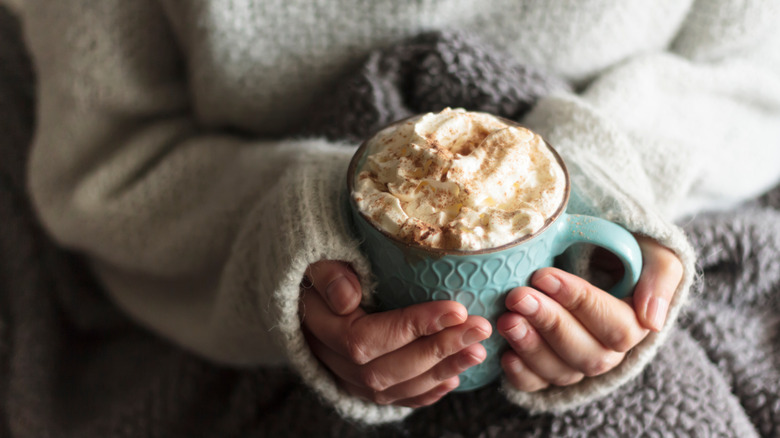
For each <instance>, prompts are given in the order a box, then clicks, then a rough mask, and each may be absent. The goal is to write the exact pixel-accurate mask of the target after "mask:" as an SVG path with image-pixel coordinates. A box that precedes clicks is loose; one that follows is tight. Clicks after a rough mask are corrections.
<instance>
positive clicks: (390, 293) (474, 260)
mask: <svg viewBox="0 0 780 438" xmlns="http://www.w3.org/2000/svg"><path fill="white" fill-rule="evenodd" d="M502 120H503V119H502ZM503 121H504V122H505V123H507V124H510V125H517V124H516V123H514V122H511V121H508V120H503ZM397 123H400V122H397ZM369 141H370V140H367V141H366V142H364V143H363V144H362V145H361V146H360V148H358V150H357V152H356V153H355V155H354V156H353V158H352V161H351V162H350V166H349V170H348V173H347V188H348V193H349V194H350V196H349V200H350V211H351V213H352V218H353V220H354V225H355V229H356V231H357V233H358V235H359V237H360V238H361V240H362V243H361V245H362V249H363V251H364V252H365V254H366V255H367V256H368V258H369V260H370V262H371V266H372V269H373V273H374V275H375V277H376V281H377V287H376V295H375V296H376V297H377V300H378V306H379V309H380V310H390V309H396V308H400V307H406V306H409V305H412V304H416V303H420V302H425V301H431V300H454V301H457V302H459V303H461V304H463V305H464V306H465V307H466V309H467V310H468V313H469V314H470V315H480V316H483V317H485V318H486V319H487V320H488V321H490V323H491V324H492V325H493V334H492V335H491V336H490V338H488V339H486V340H484V341H482V344H483V346H484V347H485V349H486V350H487V357H486V359H485V360H484V361H483V362H482V363H481V364H479V365H476V366H473V367H471V368H469V369H468V370H466V371H465V372H463V373H461V374H460V386H458V388H457V389H456V391H468V390H472V389H476V388H479V387H482V386H485V385H487V384H489V383H491V382H493V381H494V380H496V378H498V377H499V376H500V374H501V364H500V358H501V352H502V351H503V349H504V348H506V346H507V343H506V341H505V340H504V338H502V337H501V336H500V335H499V334H498V332H497V330H496V329H495V328H496V321H497V320H498V317H499V316H500V315H501V314H503V313H504V312H506V311H507V309H506V306H505V305H504V300H505V298H506V295H507V293H508V292H509V291H510V290H511V289H513V288H515V287H518V286H524V285H528V281H529V279H530V277H531V275H532V274H533V273H534V272H535V271H536V270H538V269H540V268H544V267H549V266H553V259H554V258H555V257H557V256H558V255H560V254H562V253H563V252H564V251H565V250H566V249H567V248H569V247H570V246H571V245H573V244H575V243H589V244H594V245H597V246H600V247H602V248H604V249H606V250H608V251H610V252H612V253H613V254H615V255H616V256H617V258H618V259H619V260H620V261H621V262H622V264H623V267H624V276H623V278H622V279H621V280H620V281H619V282H618V283H617V284H616V285H615V286H614V287H613V288H612V289H611V290H610V291H609V292H610V293H611V294H613V295H615V296H617V297H620V298H622V297H625V296H627V295H629V294H630V293H631V292H632V291H633V289H634V286H635V285H636V282H637V281H638V280H639V274H640V272H641V270H642V255H641V252H640V249H639V245H638V244H637V242H636V239H634V236H633V235H631V233H629V232H628V231H627V230H626V229H624V228H623V227H621V226H619V225H617V224H614V223H612V222H609V221H606V220H604V219H600V218H596V217H591V216H583V215H575V214H567V213H566V212H565V210H566V206H567V204H568V200H569V196H570V193H571V182H570V178H569V173H568V171H567V169H566V165H565V164H564V162H563V160H562V159H561V157H560V155H558V153H557V152H556V151H555V149H553V148H552V147H551V146H550V144H549V143H546V142H545V143H546V145H547V147H548V148H549V149H550V151H551V152H552V153H553V155H554V156H555V158H556V160H557V161H558V163H559V164H560V166H561V168H562V169H563V173H564V175H565V178H566V193H565V196H564V200H563V202H562V203H561V205H560V207H559V208H558V210H557V211H556V212H555V214H554V215H553V216H552V217H550V218H549V219H547V221H546V223H545V225H544V226H543V227H542V228H541V229H540V230H539V231H537V232H536V233H534V234H531V235H527V236H524V237H522V238H520V239H518V240H516V241H514V242H511V243H508V244H506V245H502V246H499V247H495V248H490V249H482V250H477V251H460V250H444V249H436V248H429V247H425V246H421V245H418V244H414V243H409V242H405V241H402V240H400V239H398V238H396V237H395V236H393V235H391V234H389V233H387V232H385V231H383V230H381V229H379V228H377V227H375V226H374V225H373V224H372V223H371V222H370V221H369V220H368V219H366V218H365V217H364V216H363V215H362V214H361V213H360V211H359V209H358V207H357V204H356V202H355V200H354V199H353V197H352V195H351V194H352V191H353V187H354V182H355V178H356V177H357V174H358V173H359V171H360V170H361V169H362V167H363V163H364V162H365V158H366V157H365V154H366V151H367V144H368V143H369Z"/></svg>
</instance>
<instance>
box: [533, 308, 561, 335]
mask: <svg viewBox="0 0 780 438" xmlns="http://www.w3.org/2000/svg"><path fill="white" fill-rule="evenodd" d="M540 314H541V315H540V318H539V321H538V327H539V330H541V331H542V332H545V333H559V332H560V331H561V330H562V329H563V327H562V326H563V321H562V320H561V318H559V317H558V316H557V315H555V314H553V313H551V312H540Z"/></svg>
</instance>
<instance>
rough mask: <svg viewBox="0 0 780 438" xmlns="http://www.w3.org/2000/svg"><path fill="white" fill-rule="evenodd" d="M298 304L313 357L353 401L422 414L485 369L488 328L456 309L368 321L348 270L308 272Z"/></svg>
mask: <svg viewBox="0 0 780 438" xmlns="http://www.w3.org/2000/svg"><path fill="white" fill-rule="evenodd" d="M306 277H307V280H308V281H305V282H304V286H303V290H302V298H301V302H300V317H301V322H302V325H303V330H304V335H305V336H306V340H307V342H308V343H309V347H310V348H311V351H312V352H313V353H314V355H315V356H316V357H317V358H318V359H319V360H320V361H321V362H322V363H323V364H324V365H325V367H326V368H328V369H329V370H330V371H331V372H332V373H333V375H334V376H335V378H336V380H337V381H338V382H339V384H340V385H341V386H342V387H343V388H344V389H346V391H347V392H349V393H350V394H352V395H354V396H357V397H360V398H363V399H366V400H369V401H372V402H374V403H378V404H395V405H399V406H409V407H419V406H426V405H430V404H433V403H435V402H436V401H438V400H439V399H440V398H441V397H443V396H444V395H445V394H447V393H448V392H450V391H452V390H453V389H455V388H456V387H457V386H458V384H459V383H460V380H459V379H458V374H460V373H461V372H463V371H465V370H466V369H468V368H470V367H472V366H474V365H476V364H478V363H480V362H482V361H483V360H484V359H485V357H486V355H487V353H486V351H485V348H484V347H483V346H482V345H481V344H479V341H482V340H484V339H486V338H487V337H488V336H490V333H491V330H492V329H491V326H490V323H489V322H488V321H487V320H486V319H484V318H482V317H479V316H468V314H467V312H466V308H465V307H463V305H462V304H460V303H457V302H454V301H431V302H428V303H422V304H416V305H413V306H409V307H406V308H403V309H397V310H391V311H387V312H379V313H372V314H367V313H366V312H365V311H364V310H363V309H361V308H360V307H359V303H360V298H361V293H360V286H359V283H358V280H357V277H356V275H355V273H354V272H353V271H352V270H351V269H350V268H349V267H348V266H347V265H346V264H344V263H341V262H337V261H321V262H317V263H314V264H312V265H310V266H309V269H308V270H307V273H306Z"/></svg>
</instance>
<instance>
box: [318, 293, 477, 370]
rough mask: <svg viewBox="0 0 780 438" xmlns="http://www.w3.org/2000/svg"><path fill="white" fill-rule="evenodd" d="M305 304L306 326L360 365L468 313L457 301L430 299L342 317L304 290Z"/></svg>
mask: <svg viewBox="0 0 780 438" xmlns="http://www.w3.org/2000/svg"><path fill="white" fill-rule="evenodd" d="M302 307H303V310H302V323H303V324H304V326H306V327H307V328H308V329H309V330H310V331H311V332H312V333H313V334H314V335H315V336H316V337H317V338H318V339H320V340H321V341H322V342H323V343H324V344H325V345H327V346H328V347H329V348H331V349H332V350H334V351H336V352H337V353H338V354H340V355H341V356H343V357H345V358H349V360H351V361H352V362H353V363H355V364H359V365H362V364H366V363H368V362H370V361H372V360H374V359H376V358H378V357H380V356H383V355H385V354H387V353H389V352H391V351H395V350H398V349H399V348H401V347H403V346H405V345H408V344H409V343H411V342H413V341H415V340H416V339H419V338H421V337H425V336H430V335H433V334H435V333H438V332H440V331H441V330H443V329H445V328H448V327H453V326H457V325H459V324H462V323H463V322H465V321H466V319H467V315H468V314H467V313H466V308H465V307H463V305H462V304H460V303H457V302H455V301H431V302H427V303H421V304H415V305H412V306H409V307H404V308H401V309H396V310H390V311H387V312H378V313H372V314H366V313H365V312H364V311H363V310H362V309H358V310H356V311H355V312H352V313H351V314H349V315H347V316H343V317H342V316H338V315H334V314H333V313H331V312H330V310H329V309H328V307H327V305H326V304H325V302H324V300H323V299H322V297H320V296H319V294H316V293H304V296H303V298H302Z"/></svg>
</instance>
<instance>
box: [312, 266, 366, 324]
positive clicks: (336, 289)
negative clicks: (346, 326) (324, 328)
mask: <svg viewBox="0 0 780 438" xmlns="http://www.w3.org/2000/svg"><path fill="white" fill-rule="evenodd" d="M305 275H306V277H307V278H308V279H309V280H310V281H311V284H312V286H314V289H316V290H317V292H318V293H319V294H320V296H322V299H323V300H325V302H326V303H328V307H330V309H331V310H332V311H333V312H334V313H335V314H337V315H346V314H348V313H351V312H353V311H354V310H355V309H356V308H357V307H358V305H359V304H360V298H361V296H362V293H361V288H360V282H359V281H358V279H357V275H355V272H354V271H352V268H350V267H349V265H347V264H346V263H344V262H339V261H335V260H322V261H319V262H317V263H312V264H311V265H309V267H308V268H307V269H306V274H305Z"/></svg>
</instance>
